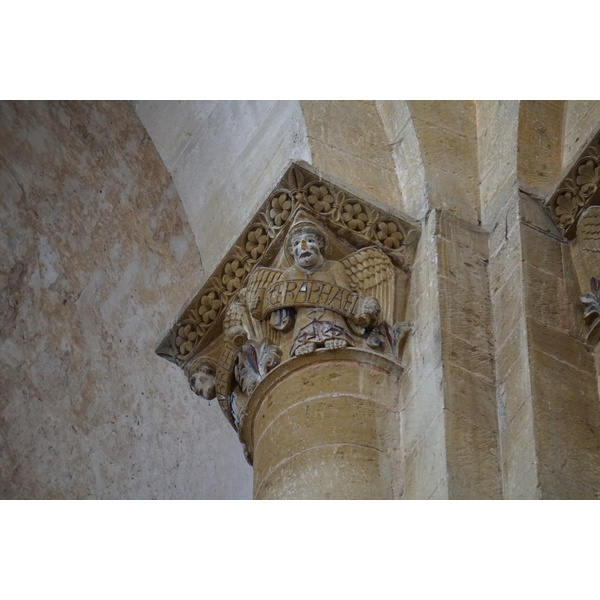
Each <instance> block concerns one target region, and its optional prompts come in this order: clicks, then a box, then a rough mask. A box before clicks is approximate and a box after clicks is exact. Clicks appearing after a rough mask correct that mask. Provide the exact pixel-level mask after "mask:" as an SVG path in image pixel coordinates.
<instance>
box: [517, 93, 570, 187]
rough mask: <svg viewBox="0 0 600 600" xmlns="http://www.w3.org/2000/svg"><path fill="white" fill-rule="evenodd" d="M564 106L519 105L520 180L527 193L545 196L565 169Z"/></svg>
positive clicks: (545, 103)
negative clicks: (563, 149)
mask: <svg viewBox="0 0 600 600" xmlns="http://www.w3.org/2000/svg"><path fill="white" fill-rule="evenodd" d="M564 124H565V102H564V101H562V100H523V101H521V102H520V104H519V140H518V148H517V177H518V180H519V186H520V187H521V188H523V189H525V190H526V191H529V192H532V193H537V194H541V195H545V194H546V193H547V192H548V191H549V190H550V189H551V188H552V187H553V186H554V185H555V184H556V182H557V181H558V178H559V177H560V174H561V171H562V167H563V156H562V154H563V151H562V147H563V137H564Z"/></svg>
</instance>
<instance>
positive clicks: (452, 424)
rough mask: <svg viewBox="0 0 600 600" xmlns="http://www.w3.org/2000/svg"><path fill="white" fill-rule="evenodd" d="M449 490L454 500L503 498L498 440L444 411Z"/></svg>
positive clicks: (485, 430) (480, 428) (481, 429)
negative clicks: (448, 448)
mask: <svg viewBox="0 0 600 600" xmlns="http://www.w3.org/2000/svg"><path fill="white" fill-rule="evenodd" d="M445 415H446V419H445V430H446V439H447V445H449V446H450V447H451V448H452V452H448V454H447V456H448V477H449V479H448V490H449V497H450V499H453V500H497V499H500V498H501V497H502V486H501V481H500V464H499V456H498V455H499V451H498V439H497V437H496V434H495V433H494V432H492V431H490V430H489V429H487V428H486V427H479V426H477V425H476V424H474V423H473V422H472V421H471V420H468V419H463V418H462V417H461V416H459V415H456V414H454V413H453V412H451V411H446V412H445Z"/></svg>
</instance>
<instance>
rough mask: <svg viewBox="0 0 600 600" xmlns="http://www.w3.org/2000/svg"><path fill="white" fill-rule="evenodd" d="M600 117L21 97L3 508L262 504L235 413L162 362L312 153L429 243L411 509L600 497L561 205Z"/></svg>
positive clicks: (406, 417)
mask: <svg viewBox="0 0 600 600" xmlns="http://www.w3.org/2000/svg"><path fill="white" fill-rule="evenodd" d="M599 106H600V105H599V103H598V102H591V101H586V102H581V103H577V102H572V101H569V102H561V101H526V102H516V101H498V102H494V101H484V102H473V101H464V102H454V101H453V102H447V103H444V102H432V101H428V102H417V101H412V102H400V101H385V102H362V101H361V102H333V101H328V102H324V101H323V102H321V101H319V102H301V103H300V102H291V101H290V102H264V103H263V102H212V101H210V102H164V103H163V102H138V103H136V104H135V105H130V104H126V103H14V104H7V103H4V104H1V105H0V160H1V161H2V163H1V164H2V171H1V172H0V177H1V178H2V179H1V181H2V184H1V185H2V190H3V193H2V197H1V199H0V202H1V203H2V204H1V210H2V216H3V219H2V225H1V227H2V228H3V232H2V236H1V237H0V243H2V249H3V251H4V255H5V256H6V257H7V259H6V260H5V262H4V263H3V265H2V271H1V276H2V278H3V279H2V282H1V283H2V285H1V289H2V294H3V305H4V306H6V307H7V310H6V311H5V312H4V314H3V316H2V323H1V324H2V333H1V338H0V344H1V345H0V361H1V364H2V370H1V372H0V386H1V387H0V389H1V390H2V392H1V393H2V396H1V401H2V407H1V410H2V413H1V419H2V420H1V421H0V425H1V428H0V434H1V436H2V439H1V446H0V448H1V454H0V461H1V462H0V466H1V472H0V477H1V480H0V481H1V482H2V488H1V494H2V495H3V496H4V497H31V498H32V497H40V498H41V497H74V498H83V497H97V498H106V497H126V498H146V497H161V498H171V497H173V498H174V497H194V498H250V497H251V495H252V492H251V487H252V482H251V478H252V474H251V469H250V467H249V466H248V465H247V464H246V463H245V462H244V459H243V455H242V449H241V446H240V444H239V442H238V440H237V439H236V436H235V434H234V431H233V429H232V428H231V427H230V426H229V425H228V423H227V421H226V420H225V418H224V417H223V415H222V414H221V413H220V410H219V408H218V406H217V404H216V402H213V403H212V406H209V405H208V404H207V403H206V402H204V401H200V400H199V399H197V398H196V397H195V396H194V395H193V394H192V393H191V392H190V390H189V388H188V387H187V383H186V381H185V377H184V375H183V373H182V372H180V371H179V370H178V369H177V368H176V367H175V366H173V365H172V364H170V363H168V362H167V361H165V360H163V359H159V358H158V357H157V356H155V354H154V350H155V345H156V343H157V342H158V341H159V340H160V339H162V334H163V333H165V331H166V330H167V329H168V328H169V327H170V326H171V325H172V324H173V323H174V321H175V319H176V318H177V316H178V314H179V311H180V310H181V309H182V308H183V307H184V306H185V304H186V302H187V301H188V300H190V299H191V297H192V296H193V295H194V294H195V293H196V292H197V291H198V290H199V289H200V287H201V286H202V284H203V283H204V282H205V280H206V279H207V278H208V277H209V276H210V274H211V272H212V271H213V269H214V268H215V266H216V265H217V264H218V262H219V261H220V260H221V258H222V256H223V255H224V254H225V253H226V251H227V250H228V249H229V247H230V246H231V245H232V243H233V242H234V240H235V239H236V238H237V236H238V235H239V234H240V232H241V231H242V229H243V228H244V226H245V225H246V224H247V219H248V218H249V217H250V216H251V215H252V214H253V213H254V211H255V210H256V209H257V208H258V206H259V205H260V204H261V203H262V202H263V201H264V200H265V198H266V195H267V194H268V193H269V192H270V191H271V189H272V186H273V185H274V184H275V183H276V182H277V181H278V180H279V178H280V176H281V175H282V173H283V172H284V171H285V169H286V168H287V166H288V165H289V164H290V162H291V161H293V160H296V161H298V160H306V161H307V162H309V163H311V164H312V165H313V166H314V167H315V168H317V169H320V170H322V171H323V172H324V174H326V175H330V176H331V178H332V181H336V182H337V183H339V185H340V186H341V187H344V186H345V185H346V186H348V187H347V189H350V190H352V189H353V190H356V191H357V192H362V193H363V194H365V195H368V196H369V197H370V198H372V199H373V202H374V203H375V205H378V206H381V207H386V208H389V210H391V211H398V210H400V211H403V212H404V213H405V214H406V216H407V218H408V219H411V220H413V221H415V222H418V223H419V226H420V228H421V238H420V240H419V243H418V247H417V253H416V257H415V261H414V264H413V267H412V273H411V275H410V277H409V278H408V279H407V280H406V282H404V283H403V285H406V286H407V289H406V290H404V291H403V297H404V298H406V299H407V303H406V309H407V314H406V320H408V321H410V322H411V323H412V324H413V332H412V334H411V335H410V337H409V339H408V342H407V344H406V349H405V352H404V356H403V365H404V375H403V376H402V380H401V382H400V389H399V398H400V400H399V406H398V411H396V413H395V414H397V415H398V419H397V422H396V423H395V427H396V428H397V433H399V434H400V438H401V443H400V444H399V446H398V447H397V448H396V449H395V454H394V456H393V457H392V468H393V474H392V484H393V486H392V488H393V495H394V497H395V498H407V499H412V498H420V499H425V498H440V499H441V498H457V499H458V498H494V499H496V498H505V499H512V498H595V497H598V494H599V493H600V492H599V490H600V469H599V467H598V465H600V460H599V459H600V441H599V440H600V437H599V434H598V432H599V431H600V429H599V428H600V400H599V397H598V368H597V364H596V363H598V362H600V359H599V358H598V357H595V356H594V348H593V347H592V346H591V345H590V344H588V343H586V342H585V341H584V340H585V333H586V329H585V324H584V321H583V308H582V305H581V302H580V300H579V296H580V294H581V290H580V287H579V283H578V281H577V276H576V273H575V271H576V269H575V265H574V262H573V261H574V260H575V259H574V254H573V252H572V247H571V246H572V244H573V243H572V242H569V241H567V240H566V239H564V238H563V237H562V235H561V234H560V233H559V231H558V229H557V228H556V226H555V225H554V224H553V222H552V221H551V219H550V218H549V216H548V214H547V213H546V212H545V211H544V209H543V208H542V205H543V201H544V200H545V199H547V198H549V195H550V194H551V193H552V192H553V190H554V189H556V186H557V185H558V183H559V182H560V180H561V178H562V177H564V176H565V173H567V172H568V170H569V168H570V167H571V165H572V164H573V163H574V162H575V161H576V160H577V158H578V156H579V154H580V152H581V151H582V149H583V148H584V147H585V146H586V144H587V143H588V142H589V140H591V139H592V137H593V136H594V134H595V133H596V132H597V131H598V129H600V108H599ZM136 112H137V116H139V118H140V119H141V121H142V123H143V126H142V124H141V123H140V122H139V120H138V118H137V116H136ZM144 127H145V128H146V130H147V132H148V134H149V135H150V136H151V138H152V141H151V140H150V138H149V137H148V135H147V133H146V131H145V130H144ZM152 142H154V145H155V146H156V149H157V150H158V153H157V152H156V151H155V149H154V147H153V144H152ZM159 155H160V156H159ZM161 158H162V161H161ZM169 174H170V175H169ZM595 361H596V362H595ZM394 418H395V417H394Z"/></svg>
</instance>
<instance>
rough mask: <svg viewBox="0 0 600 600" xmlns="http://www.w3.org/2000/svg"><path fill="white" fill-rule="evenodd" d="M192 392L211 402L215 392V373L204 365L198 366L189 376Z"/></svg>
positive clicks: (208, 366)
mask: <svg viewBox="0 0 600 600" xmlns="http://www.w3.org/2000/svg"><path fill="white" fill-rule="evenodd" d="M190 388H191V389H192V392H194V394H196V395H198V396H202V398H204V399H206V400H212V399H213V398H214V397H215V396H216V395H217V392H216V390H215V372H214V370H213V369H212V367H211V366H210V365H208V364H206V363H204V364H200V365H199V366H198V367H196V368H195V369H194V372H193V373H192V374H191V376H190Z"/></svg>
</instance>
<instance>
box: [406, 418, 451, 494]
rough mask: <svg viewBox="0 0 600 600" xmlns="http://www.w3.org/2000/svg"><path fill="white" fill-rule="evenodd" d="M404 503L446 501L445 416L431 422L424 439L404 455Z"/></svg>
mask: <svg viewBox="0 0 600 600" xmlns="http://www.w3.org/2000/svg"><path fill="white" fill-rule="evenodd" d="M403 487H404V494H403V496H402V497H403V498H404V499H407V500H408V499H420V500H422V499H430V498H445V499H447V498H448V471H447V464H446V444H445V428H444V416H443V415H439V417H438V418H437V419H436V421H435V422H434V426H433V427H432V429H431V431H430V432H429V433H428V435H427V437H424V438H422V439H421V440H419V442H418V443H417V445H416V446H415V447H414V448H413V450H412V451H410V452H409V453H407V455H406V459H405V463H404V477H403Z"/></svg>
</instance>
